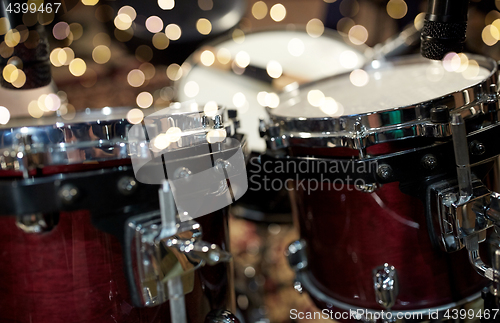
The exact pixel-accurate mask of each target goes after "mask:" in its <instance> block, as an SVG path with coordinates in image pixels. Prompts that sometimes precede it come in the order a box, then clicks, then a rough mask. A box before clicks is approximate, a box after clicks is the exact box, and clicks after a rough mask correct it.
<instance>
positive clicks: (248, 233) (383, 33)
mask: <svg viewBox="0 0 500 323" xmlns="http://www.w3.org/2000/svg"><path fill="white" fill-rule="evenodd" d="M33 2H35V3H38V2H37V1H36V0H35V1H33ZM28 3H30V2H28ZM471 3H472V5H471V8H470V10H469V25H468V31H467V51H468V52H473V53H480V54H483V55H487V56H491V57H493V58H495V59H497V60H498V59H500V44H498V41H499V40H500V12H499V10H500V0H496V1H495V0H482V1H479V0H472V1H471ZM425 8H426V1H419V0H406V1H405V0H389V1H387V0H265V1H261V0H259V1H255V0H248V1H236V0H226V1H224V0H177V1H174V0H158V1H155V0H143V1H136V0H124V1H120V0H116V1H99V0H81V1H78V2H76V1H75V2H72V3H71V2H67V3H65V7H64V8H62V9H61V11H60V12H59V13H58V14H54V13H44V14H37V15H34V16H33V17H32V19H33V21H34V22H33V24H34V23H36V21H38V22H40V23H41V24H43V25H44V26H45V27H46V31H47V33H48V37H49V42H50V63H51V65H52V66H51V69H52V77H53V84H52V85H51V86H55V87H56V89H57V90H56V94H57V98H58V99H51V100H47V96H46V95H47V94H41V95H40V96H38V97H33V98H31V99H30V100H28V102H27V104H26V105H24V106H22V105H20V104H12V103H11V102H12V101H9V100H8V99H7V94H5V93H4V94H2V95H0V105H2V106H6V107H7V109H8V110H9V113H10V114H9V115H6V113H5V111H3V112H2V111H0V112H1V113H3V115H0V121H2V123H6V122H7V121H8V119H9V118H10V117H15V116H18V115H23V114H24V115H25V114H29V115H30V116H31V117H33V118H40V117H42V116H44V115H50V114H54V113H56V114H59V115H60V116H61V117H62V118H64V119H66V120H71V119H72V118H73V117H74V115H75V111H79V110H84V109H86V108H103V107H107V106H109V107H117V106H125V107H136V108H137V109H139V110H141V109H143V110H144V111H146V110H147V111H151V110H159V109H162V108H165V107H166V106H168V104H169V103H170V102H172V101H175V100H176V99H177V98H176V91H175V88H174V87H173V84H174V82H175V81H177V80H179V78H181V77H182V76H183V73H186V72H187V69H188V68H189V66H187V65H186V64H184V65H183V62H184V60H185V59H186V58H187V57H188V56H189V55H190V54H191V53H192V52H193V51H194V50H195V49H196V48H199V47H201V46H202V45H203V44H204V43H206V42H210V41H213V39H215V38H218V37H222V38H225V39H231V38H232V39H233V40H234V42H236V43H239V42H244V39H245V36H246V35H247V34H250V33H252V32H255V31H258V30H266V29H268V30H271V29H275V28H281V29H286V30H295V29H303V28H305V30H306V32H307V33H308V34H309V35H310V36H311V37H313V38H318V37H324V33H325V30H327V29H328V28H330V29H336V30H337V31H338V32H339V33H340V35H341V36H342V37H343V38H344V39H346V41H348V42H349V43H352V44H355V45H358V46H362V45H366V46H367V47H366V51H370V48H371V47H374V46H376V45H377V44H380V43H383V42H385V41H386V40H388V39H390V38H391V37H394V36H397V35H398V33H400V32H401V31H403V30H404V28H405V27H407V26H416V27H417V29H418V28H420V27H421V22H422V19H423V14H422V12H423V11H424V10H425ZM24 23H25V24H26V25H28V26H29V24H30V22H29V21H25V22H24ZM11 28H13V26H9V25H8V24H7V23H6V20H4V18H2V19H0V35H4V37H5V41H3V42H2V43H1V44H0V55H1V56H2V57H3V58H4V59H9V60H10V59H13V58H12V57H11V55H12V51H13V47H14V46H15V45H16V44H17V43H19V42H22V41H28V40H29V39H31V38H30V35H31V34H30V33H29V32H27V30H26V29H23V27H19V28H17V30H15V29H11ZM24 28H26V27H24ZM9 33H10V34H9ZM16 41H17V43H16ZM261 50H263V51H265V50H266V48H262V49H261ZM415 50H418V47H416V48H415V49H410V52H411V51H415ZM304 59H306V60H307V57H305V58H304ZM13 75H14V74H8V73H7V72H5V71H4V74H3V78H4V79H5V80H6V81H7V82H9V83H10V84H12V86H13V87H16V88H23V86H24V81H23V78H22V76H19V75H17V74H16V76H15V77H14V76H13ZM24 80H25V79H24ZM19 93H20V92H15V94H14V95H15V96H19V95H20V94H19ZM43 95H45V96H43ZM5 120H7V121H5ZM290 221H291V218H288V220H287V218H285V220H283V219H281V220H279V221H273V220H271V221H264V222H262V221H260V222H252V221H249V220H245V219H242V218H240V217H232V219H231V222H230V230H231V244H232V252H233V254H234V255H235V262H236V285H237V291H238V298H237V302H238V306H239V308H240V309H241V310H242V313H244V315H245V316H246V318H247V322H274V323H285V322H291V320H290V318H289V317H290V312H289V311H290V309H291V308H294V309H297V310H298V311H315V310H316V309H315V308H314V305H313V304H312V302H311V301H310V300H309V298H308V297H307V296H306V295H305V294H299V293H298V292H297V291H294V288H293V278H294V273H293V272H292V270H291V269H290V268H289V266H288V265H287V263H286V260H285V258H284V256H283V254H284V251H285V248H286V246H287V245H288V244H289V243H290V242H291V241H293V240H295V239H297V238H298V233H297V232H296V231H295V229H294V228H293V226H292V225H291V223H290ZM334 274H335V273H332V275H334ZM296 322H316V321H311V320H302V321H296ZM322 322H324V320H323V321H322Z"/></svg>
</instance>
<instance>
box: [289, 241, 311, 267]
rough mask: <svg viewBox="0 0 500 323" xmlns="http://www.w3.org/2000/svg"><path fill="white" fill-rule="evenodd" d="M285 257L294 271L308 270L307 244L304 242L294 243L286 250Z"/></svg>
mask: <svg viewBox="0 0 500 323" xmlns="http://www.w3.org/2000/svg"><path fill="white" fill-rule="evenodd" d="M285 256H286V258H287V260H288V264H289V265H290V267H292V269H293V270H295V271H297V270H301V269H304V268H306V267H307V257H306V242H305V241H304V240H296V241H294V242H292V243H291V244H290V245H289V246H288V248H287V249H286V251H285Z"/></svg>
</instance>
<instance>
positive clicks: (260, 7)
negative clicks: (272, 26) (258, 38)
mask: <svg viewBox="0 0 500 323" xmlns="http://www.w3.org/2000/svg"><path fill="white" fill-rule="evenodd" d="M252 15H253V16H254V18H255V19H257V20H261V19H264V18H265V17H266V16H267V4H266V3H265V2H264V1H257V2H256V3H254V4H253V6H252Z"/></svg>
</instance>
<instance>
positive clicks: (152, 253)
mask: <svg viewBox="0 0 500 323" xmlns="http://www.w3.org/2000/svg"><path fill="white" fill-rule="evenodd" d="M160 232H161V218H160V215H159V214H158V213H153V214H151V213H150V214H148V215H142V216H139V217H135V218H131V219H130V220H129V222H128V225H127V231H126V235H125V236H126V242H125V245H126V248H127V249H128V250H126V257H127V262H128V265H127V271H128V276H129V280H130V281H131V285H132V293H131V294H132V301H133V302H134V305H135V306H141V307H143V306H147V307H150V306H156V305H158V304H162V303H164V302H166V301H167V300H168V294H169V293H168V287H167V282H168V280H171V279H172V278H174V277H181V280H182V283H183V284H182V285H183V289H184V294H187V293H190V292H191V291H192V289H193V282H194V277H193V273H194V271H195V270H196V269H198V268H200V267H201V266H203V265H205V264H209V265H215V264H218V263H221V262H227V261H229V260H230V259H231V254H230V253H228V252H227V251H225V250H222V249H221V248H220V247H219V246H217V245H215V244H211V243H208V242H205V241H202V240H201V237H202V229H201V226H200V224H199V223H197V222H196V221H192V220H191V221H185V222H181V223H180V224H177V232H176V233H175V234H174V235H172V236H168V237H161V238H160Z"/></svg>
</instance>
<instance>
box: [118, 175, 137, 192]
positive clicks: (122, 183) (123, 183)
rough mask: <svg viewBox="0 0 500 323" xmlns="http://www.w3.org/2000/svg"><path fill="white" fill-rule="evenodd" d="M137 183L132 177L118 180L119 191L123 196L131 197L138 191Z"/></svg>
mask: <svg viewBox="0 0 500 323" xmlns="http://www.w3.org/2000/svg"><path fill="white" fill-rule="evenodd" d="M137 185H138V184H137V181H136V180H135V178H133V177H131V176H124V177H122V178H120V179H119V180H118V191H119V192H120V193H122V194H123V195H130V194H132V193H134V192H135V190H136V189H137Z"/></svg>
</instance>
